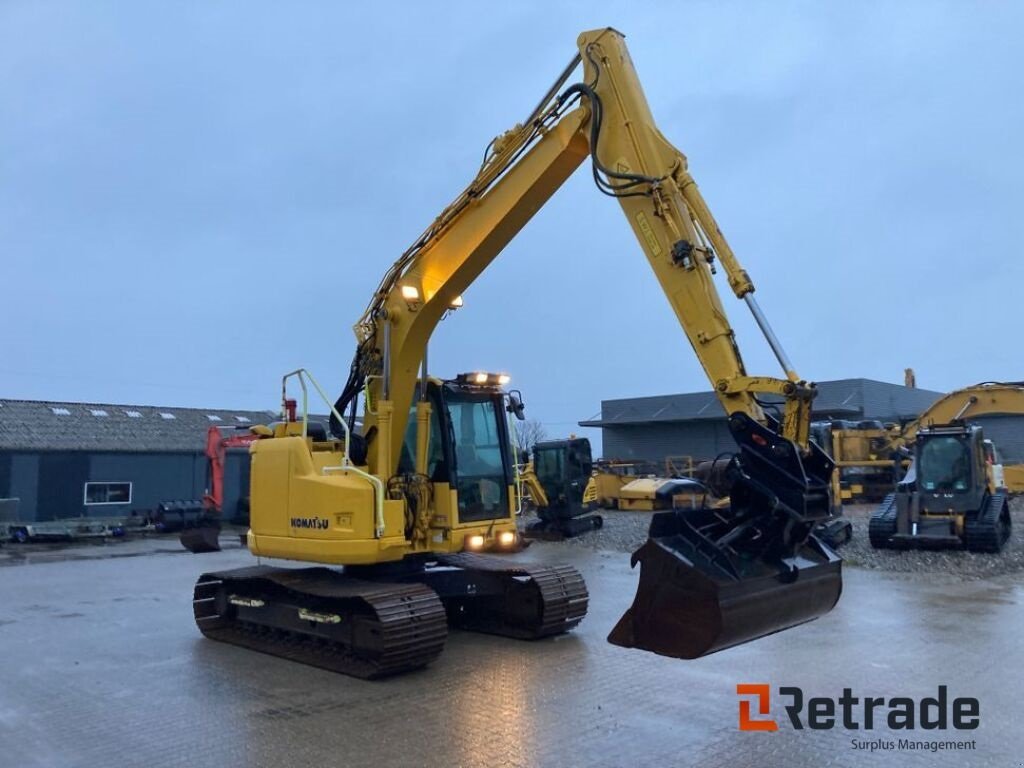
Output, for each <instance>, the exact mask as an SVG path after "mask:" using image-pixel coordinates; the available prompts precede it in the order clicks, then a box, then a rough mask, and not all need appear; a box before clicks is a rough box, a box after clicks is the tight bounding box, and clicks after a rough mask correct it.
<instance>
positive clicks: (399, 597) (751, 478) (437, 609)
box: [194, 29, 841, 677]
mask: <svg viewBox="0 0 1024 768" xmlns="http://www.w3.org/2000/svg"><path fill="white" fill-rule="evenodd" d="M578 48H579V50H578V53H577V55H575V56H574V58H573V59H572V61H571V62H570V63H569V65H568V66H567V67H566V68H565V70H564V71H563V72H562V73H561V75H560V76H559V77H558V79H557V81H556V82H555V83H554V85H552V86H551V88H550V89H549V90H548V91H547V92H546V93H545V95H544V96H543V98H542V99H541V100H540V102H539V103H538V104H537V106H536V108H535V109H534V110H533V111H532V112H531V113H530V114H529V115H528V117H527V118H526V119H525V120H524V121H523V122H522V123H520V124H518V125H516V126H515V127H514V128H512V129H511V130H509V131H507V132H505V133H503V134H501V135H500V136H498V137H497V138H495V139H494V140H493V141H492V142H491V143H490V144H489V145H488V148H487V150H486V153H485V157H484V160H483V164H482V166H481V168H480V170H479V172H478V173H477V175H476V176H475V177H474V178H473V180H472V181H471V182H470V183H469V186H468V187H466V188H465V190H463V192H462V193H461V194H459V195H458V197H456V198H455V200H454V201H453V202H452V203H451V204H450V205H449V206H448V207H446V208H445V209H444V210H443V211H442V212H441V214H440V215H439V216H438V217H437V218H436V219H435V220H434V222H433V223H432V224H431V225H430V226H429V227H428V228H427V229H426V231H424V232H423V234H422V235H421V236H420V237H418V238H417V239H416V241H415V242H414V243H413V244H412V246H411V247H410V248H409V249H408V250H407V251H406V252H405V253H403V254H402V255H401V257H400V258H399V259H398V260H397V261H396V262H395V263H394V264H393V265H392V266H391V268H390V269H389V270H388V271H387V273H386V274H385V276H384V278H383V280H382V281H381V283H380V285H379V287H378V289H377V290H376V291H375V292H374V294H373V297H372V299H371V301H370V303H369V306H368V307H367V308H366V311H365V312H364V313H363V315H362V317H361V318H360V319H359V320H358V322H357V323H356V325H355V328H354V330H355V334H356V339H357V348H356V353H355V357H354V360H353V362H352V365H351V369H350V373H349V378H348V381H347V383H346V385H345V386H344V389H343V391H342V393H341V395H340V397H338V398H337V400H336V401H335V403H334V404H333V406H331V409H330V410H331V419H330V424H329V433H328V432H327V431H326V430H324V429H321V428H320V427H318V426H317V425H314V424H313V423H311V422H310V420H309V418H308V415H307V414H308V403H307V402H306V401H307V399H308V396H309V393H308V387H309V386H312V387H314V388H315V389H316V390H317V391H318V392H319V394H320V396H321V397H324V393H323V390H322V388H321V387H320V386H319V385H318V384H316V382H315V380H313V379H312V377H311V376H309V375H308V373H306V372H305V371H297V372H294V373H293V374H289V375H288V376H286V377H285V379H284V381H283V384H282V390H283V391H282V401H283V403H284V405H285V409H286V411H287V412H288V418H286V419H285V420H284V421H283V422H282V423H280V424H277V425H275V427H274V430H273V435H272V437H269V438H265V439H262V440H258V441H256V442H254V443H253V445H252V448H251V454H252V475H251V499H250V503H251V510H250V517H251V521H250V526H251V527H250V530H249V533H248V547H249V550H250V551H251V552H252V554H254V555H257V556H259V557H264V558H282V559H288V560H299V561H306V562H310V563H316V564H317V565H316V566H311V567H306V568H287V567H270V566H258V567H252V568H243V569H239V570H231V571H225V572H218V573H207V574H203V575H202V576H201V577H200V578H199V579H198V581H197V584H196V587H195V595H194V613H195V619H196V622H197V625H198V627H199V629H200V630H201V631H202V632H203V634H205V635H206V636H208V637H211V638H213V639H216V640H221V641H226V642H230V643H235V644H238V645H242V646H245V647H248V648H251V649H255V650H258V651H263V652H267V653H272V654H277V655H279V656H284V657H286V658H290V659H295V660H298V661H302V662H306V663H310V664H314V665H318V666H321V667H324V668H328V669H332V670H337V671H340V672H344V673H348V674H352V675H357V676H361V677H380V676H384V675H389V674H394V673H397V672H402V671H405V670H408V669H413V668H417V667H421V666H423V665H425V664H427V663H429V662H430V661H431V660H432V659H434V658H436V657H437V655H438V654H439V653H440V652H441V650H442V648H443V645H444V641H445V636H446V632H447V627H446V620H447V623H448V624H451V625H454V626H458V627H463V628H467V629H471V630H477V631H483V632H490V633H496V634H501V635H507V636H511V637H518V638H539V637H545V636H548V635H552V634H557V633H560V632H565V631H567V630H569V629H571V628H572V627H574V626H575V625H576V624H578V623H579V622H580V621H581V620H582V619H583V617H584V615H585V612H586V609H587V604H588V593H587V590H586V586H585V584H584V582H583V580H582V578H581V577H580V575H579V574H578V573H577V572H576V571H575V569H573V568H571V567H569V566H558V565H554V566H551V565H539V564H533V563H530V564H522V563H516V562H511V561H509V560H508V559H507V558H503V557H497V556H493V555H485V554H481V552H483V551H484V550H501V549H502V548H514V547H516V546H517V532H516V521H515V510H514V503H513V490H512V489H513V485H514V478H513V455H512V450H511V440H510V435H509V429H508V412H509V411H511V412H512V413H513V414H516V413H518V414H519V415H521V411H522V405H521V398H518V397H517V396H516V394H515V393H514V392H512V393H508V392H505V391H504V388H503V387H504V385H505V384H506V383H507V377H506V376H503V375H501V374H493V373H488V372H483V371H474V372H471V373H467V374H462V375H459V376H457V377H455V378H453V379H447V380H441V379H438V378H434V377H432V376H430V375H429V374H428V367H427V343H428V340H429V339H430V336H431V333H432V332H433V330H434V328H435V326H436V325H437V323H438V322H439V321H440V320H441V319H442V318H443V317H444V316H445V315H446V314H448V313H449V312H451V311H452V310H453V309H454V308H457V307H459V306H461V304H462V294H463V292H464V291H465V290H466V289H467V288H468V287H469V286H470V285H471V284H472V283H473V281H474V280H476V279H477V278H478V277H479V276H480V274H481V273H482V272H483V270H484V269H485V267H486V266H487V265H488V264H489V263H491V261H493V260H494V259H495V258H496V257H497V256H498V254H499V253H500V252H501V251H502V249H503V248H504V246H505V245H506V244H507V243H508V242H509V241H510V240H511V239H512V238H513V237H514V236H515V234H516V233H517V232H518V231H519V230H520V229H521V228H522V227H523V226H524V225H525V224H526V222H527V221H529V219H530V218H531V216H533V214H535V213H536V212H537V211H538V210H539V209H540V208H541V206H543V205H544V203H545V202H546V201H547V200H548V198H550V197H551V196H552V195H553V194H554V193H555V192H556V190H558V188H559V187H560V186H561V185H562V183H563V182H564V181H565V180H566V179H567V178H568V177H569V176H570V175H571V174H572V173H573V171H574V170H576V168H577V167H578V166H579V165H580V164H582V163H583V162H584V161H585V160H588V159H589V161H590V166H591V172H592V175H593V179H594V183H595V185H596V186H597V188H598V189H599V190H600V191H601V192H602V193H603V194H605V195H607V196H609V197H611V198H613V199H614V200H616V201H617V202H618V203H619V205H620V206H621V208H622V211H623V213H624V214H625V216H626V220H627V221H628V222H629V224H630V226H631V227H632V229H633V232H634V234H635V235H636V237H637V240H638V242H639V245H640V249H641V251H642V254H643V259H644V260H645V261H646V262H647V264H648V265H649V266H650V268H651V269H652V270H653V271H654V273H655V275H656V277H657V279H658V281H659V283H660V285H661V287H662V289H663V291H664V293H665V296H666V298H667V299H668V301H669V303H670V304H671V306H672V309H673V310H674V312H675V314H676V317H677V318H678V320H679V323H680V325H681V326H682V329H683V331H684V332H685V334H686V337H687V339H688V340H689V342H690V344H691V345H692V347H693V350H694V351H695V353H696V354H697V357H698V359H699V360H700V362H701V364H702V366H703V367H704V370H705V371H706V373H707V376H708V378H709V379H710V381H711V383H712V385H713V387H714V389H715V391H716V393H717V394H718V397H719V398H720V400H721V402H722V404H723V405H724V407H725V410H726V412H727V413H728V414H729V421H728V423H729V427H730V430H731V433H732V435H733V436H734V438H735V439H736V443H737V451H736V455H735V456H734V457H733V459H732V461H731V464H730V477H731V489H730V502H731V503H730V506H729V507H728V508H726V509H703V510H694V511H691V512H688V513H687V514H685V515H682V514H676V513H675V512H662V513H659V514H657V515H655V516H654V518H653V520H652V524H651V529H650V538H649V539H648V541H647V542H646V543H645V544H644V545H643V546H642V547H641V548H640V549H639V550H638V551H637V552H636V553H634V555H633V564H634V565H636V564H637V563H640V564H641V570H640V582H639V588H638V591H637V594H636V596H635V599H634V602H633V604H632V606H631V607H630V608H629V609H628V610H627V611H626V613H625V615H624V616H623V617H622V619H621V620H620V621H619V623H618V624H617V625H616V627H615V628H614V629H613V631H612V632H611V634H610V636H609V638H608V639H609V641H610V642H612V643H615V644H618V645H621V646H627V647H633V648H639V649H643V650H647V651H652V652H654V653H658V654H663V655H667V656H673V657H679V658H696V657H698V656H702V655H704V654H707V653H711V652H714V651H717V650H720V649H722V648H728V647H730V646H733V645H737V644H739V643H743V642H746V641H749V640H752V639H754V638H758V637H761V636H763V635H767V634H769V633H772V632H777V631H779V630H782V629H786V628H788V627H792V626H794V625H797V624H800V623H802V622H805V621H809V620H811V619H814V618H816V617H818V616H820V615H822V614H824V613H826V612H828V611H829V610H831V608H832V607H833V606H834V605H835V603H836V601H837V600H838V599H839V594H840V591H841V573H840V571H841V561H840V559H839V557H838V556H837V555H836V554H835V553H834V552H833V551H832V550H831V549H830V548H829V547H827V546H826V545H824V544H822V543H821V542H820V541H818V540H817V539H816V538H815V537H814V536H813V535H812V534H811V530H812V528H813V527H814V526H815V524H816V523H817V522H819V521H820V520H822V519H824V518H826V517H827V516H828V514H829V476H830V474H831V471H832V463H831V461H830V460H829V458H828V457H827V456H826V455H825V454H824V453H823V452H822V451H821V450H820V449H819V448H818V447H817V446H816V445H814V444H813V443H812V442H810V441H809V440H808V429H809V425H810V409H811V400H812V398H813V397H814V395H815V388H814V386H813V385H812V384H809V383H807V382H805V381H804V380H803V379H801V378H800V377H799V376H798V375H797V373H796V372H795V370H794V368H793V366H792V364H791V363H790V362H789V360H788V359H787V357H786V355H785V353H784V351H783V349H782V347H781V345H780V344H779V342H778V340H777V339H776V337H775V336H774V334H773V333H772V331H771V329H770V327H769V325H768V322H767V320H766V318H765V316H764V314H763V313H762V311H761V309H760V307H759V306H758V303H757V301H756V300H755V298H754V285H753V283H752V282H751V279H750V277H749V275H748V274H747V272H746V271H745V270H744V269H743V268H742V267H741V266H740V264H739V262H738V260H737V259H736V257H735V255H734V254H733V251H732V250H731V249H730V247H729V245H728V243H727V242H726V240H725V238H724V237H723V235H722V233H721V231H720V230H719V228H718V225H717V224H716V222H715V220H714V218H713V217H712V215H711V211H710V210H709V209H708V206H707V205H706V204H705V202H704V199H703V198H702V197H701V195H700V193H699V191H698V189H697V185H696V184H695V182H694V180H693V177H692V176H691V175H690V173H689V171H688V170H687V160H686V157H685V156H684V155H683V154H682V152H680V151H679V150H678V149H676V148H675V147H673V146H672V145H671V144H670V143H669V142H668V141H667V140H666V139H665V138H664V137H663V136H662V134H661V133H660V132H659V131H658V129H657V127H656V126H655V123H654V118H653V117H652V115H651V110H650V108H649V106H648V104H647V101H646V99H645V96H644V93H643V90H642V88H641V86H640V81H639V79H638V77H637V73H636V71H635V70H634V68H633V65H632V62H631V60H630V57H629V53H628V52H627V50H626V46H625V42H624V39H623V36H622V35H621V34H620V33H618V32H617V31H615V30H614V29H599V30H595V31H590V32H585V33H583V34H582V35H580V37H579V39H578ZM581 63H582V65H583V74H582V80H581V81H579V82H575V83H572V84H568V83H569V79H570V78H571V76H572V74H573V73H574V72H575V71H576V70H577V69H578V67H579V65H580V64H581ZM581 229H583V230H585V227H581ZM718 266H721V268H722V269H724V271H725V273H726V278H727V280H728V284H729V287H730V289H731V290H732V292H733V293H734V294H735V295H736V296H737V297H738V298H739V299H741V300H743V301H744V302H745V303H746V304H747V306H748V307H749V309H750V310H751V312H752V313H753V316H754V318H755V320H756V321H757V324H758V325H759V327H760V328H761V330H762V331H763V333H764V335H765V337H766V339H767V341H768V344H769V346H770V347H771V349H772V350H773V352H774V353H775V356H776V358H777V359H778V361H779V363H780V364H781V367H782V369H783V371H784V377H783V378H773V377H762V376H751V375H749V374H748V373H747V371H746V369H745V368H744V365H743V362H742V359H741V357H740V352H739V349H738V347H737V344H736V339H735V336H734V333H733V329H732V327H731V326H730V324H729V321H728V318H727V316H726V312H725V310H724V308H723V306H722V302H721V300H720V297H719V294H718V292H717V291H716V289H715V284H714V280H713V275H714V273H715V271H716V269H717V268H718ZM296 383H297V384H298V385H299V386H300V387H301V388H302V390H303V396H302V401H303V402H302V415H301V417H299V415H298V414H297V410H298V408H297V403H296V401H295V399H294V398H292V397H290V396H289V392H288V390H287V385H292V386H294V385H295V384H296ZM766 395H775V396H782V398H784V403H785V405H784V410H783V413H782V415H781V422H779V421H777V420H776V419H775V418H773V417H772V416H771V415H769V414H767V413H766V412H765V410H763V409H762V407H761V398H762V397H763V396H766ZM325 399H326V398H325ZM360 400H361V401H362V409H361V412H362V420H361V427H360V428H359V429H358V430H357V429H356V426H355V425H356V417H357V415H358V414H359V412H360V409H359V405H358V403H359V401H360ZM329 566H343V569H339V568H336V567H335V568H332V567H329Z"/></svg>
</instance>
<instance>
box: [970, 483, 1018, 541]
mask: <svg viewBox="0 0 1024 768" xmlns="http://www.w3.org/2000/svg"><path fill="white" fill-rule="evenodd" d="M1005 506H1006V495H1005V494H1004V493H1003V492H1002V491H998V492H996V493H994V494H992V495H991V496H989V498H988V504H986V505H985V508H984V509H983V510H981V511H980V512H978V514H977V515H975V516H974V517H973V518H968V519H967V521H966V522H965V523H964V545H965V546H966V547H967V549H968V551H970V552H991V553H996V552H1000V551H1001V550H1002V548H1003V544H1005V543H1006V540H1007V539H1008V538H1009V529H1008V528H1005V529H1004V528H1003V527H1002V526H1001V525H1000V524H999V518H1000V516H1001V515H1002V512H1003V508H1004V507H1005Z"/></svg>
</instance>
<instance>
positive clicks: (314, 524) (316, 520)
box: [291, 517, 331, 531]
mask: <svg viewBox="0 0 1024 768" xmlns="http://www.w3.org/2000/svg"><path fill="white" fill-rule="evenodd" d="M291 525H292V528H312V529H313V530H316V531H326V530H327V529H328V528H329V527H330V525H331V522H330V521H329V520H327V519H325V518H323V517H293V518H292V519H291Z"/></svg>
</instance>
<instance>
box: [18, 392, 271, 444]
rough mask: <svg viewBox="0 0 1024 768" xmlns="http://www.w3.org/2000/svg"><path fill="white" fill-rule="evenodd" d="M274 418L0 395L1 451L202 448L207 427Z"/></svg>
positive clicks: (214, 410)
mask: <svg viewBox="0 0 1024 768" xmlns="http://www.w3.org/2000/svg"><path fill="white" fill-rule="evenodd" d="M277 418H278V415H277V414H276V413H274V412H272V411H240V410H236V409H224V408H172V407H157V406H152V405H114V404H110V403H65V402H57V401H52V400H3V399H0V450H26V451H61V450H63V451H126V452H141V451H145V452H157V451H159V452H191V451H203V450H204V448H205V446H206V433H207V430H209V428H210V427H211V426H221V427H241V428H247V427H249V426H251V425H254V424H267V423H268V422H271V421H274V420H275V419H277Z"/></svg>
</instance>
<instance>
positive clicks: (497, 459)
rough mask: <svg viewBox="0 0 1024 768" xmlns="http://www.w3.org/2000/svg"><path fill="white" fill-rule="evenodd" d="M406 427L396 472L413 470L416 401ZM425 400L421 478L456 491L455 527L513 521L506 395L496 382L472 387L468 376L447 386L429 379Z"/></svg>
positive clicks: (416, 400) (513, 467) (511, 464)
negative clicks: (427, 418) (424, 453)
mask: <svg viewBox="0 0 1024 768" xmlns="http://www.w3.org/2000/svg"><path fill="white" fill-rule="evenodd" d="M421 391H422V382H421V383H420V384H418V385H417V388H416V396H415V400H414V401H413V406H412V411H411V414H410V418H409V421H408V425H407V427H406V432H405V440H404V441H403V444H402V453H401V458H400V460H399V465H398V469H399V473H400V474H410V473H412V472H414V470H415V456H416V439H417V434H416V431H417V422H416V402H418V401H419V400H420V393H421ZM426 399H427V400H428V402H430V404H431V418H430V440H429V449H428V452H427V462H426V472H425V473H424V474H426V476H427V477H428V478H429V479H430V481H431V482H432V483H447V484H448V485H449V487H450V488H451V489H452V490H454V491H455V495H456V499H457V501H456V507H455V508H456V510H457V518H458V521H459V522H460V523H467V522H480V521H486V520H505V519H510V518H511V516H512V505H511V502H510V498H511V496H510V488H511V486H512V485H513V483H514V473H515V466H514V463H513V459H512V452H511V441H510V436H509V431H508V420H507V419H506V418H505V393H504V391H503V390H502V388H501V386H500V385H499V384H498V383H497V381H496V380H495V381H489V380H485V381H482V382H480V383H477V382H475V381H473V380H472V375H471V374H467V375H461V376H459V377H457V378H456V379H452V380H449V381H437V380H430V381H429V382H428V384H427V389H426Z"/></svg>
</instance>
